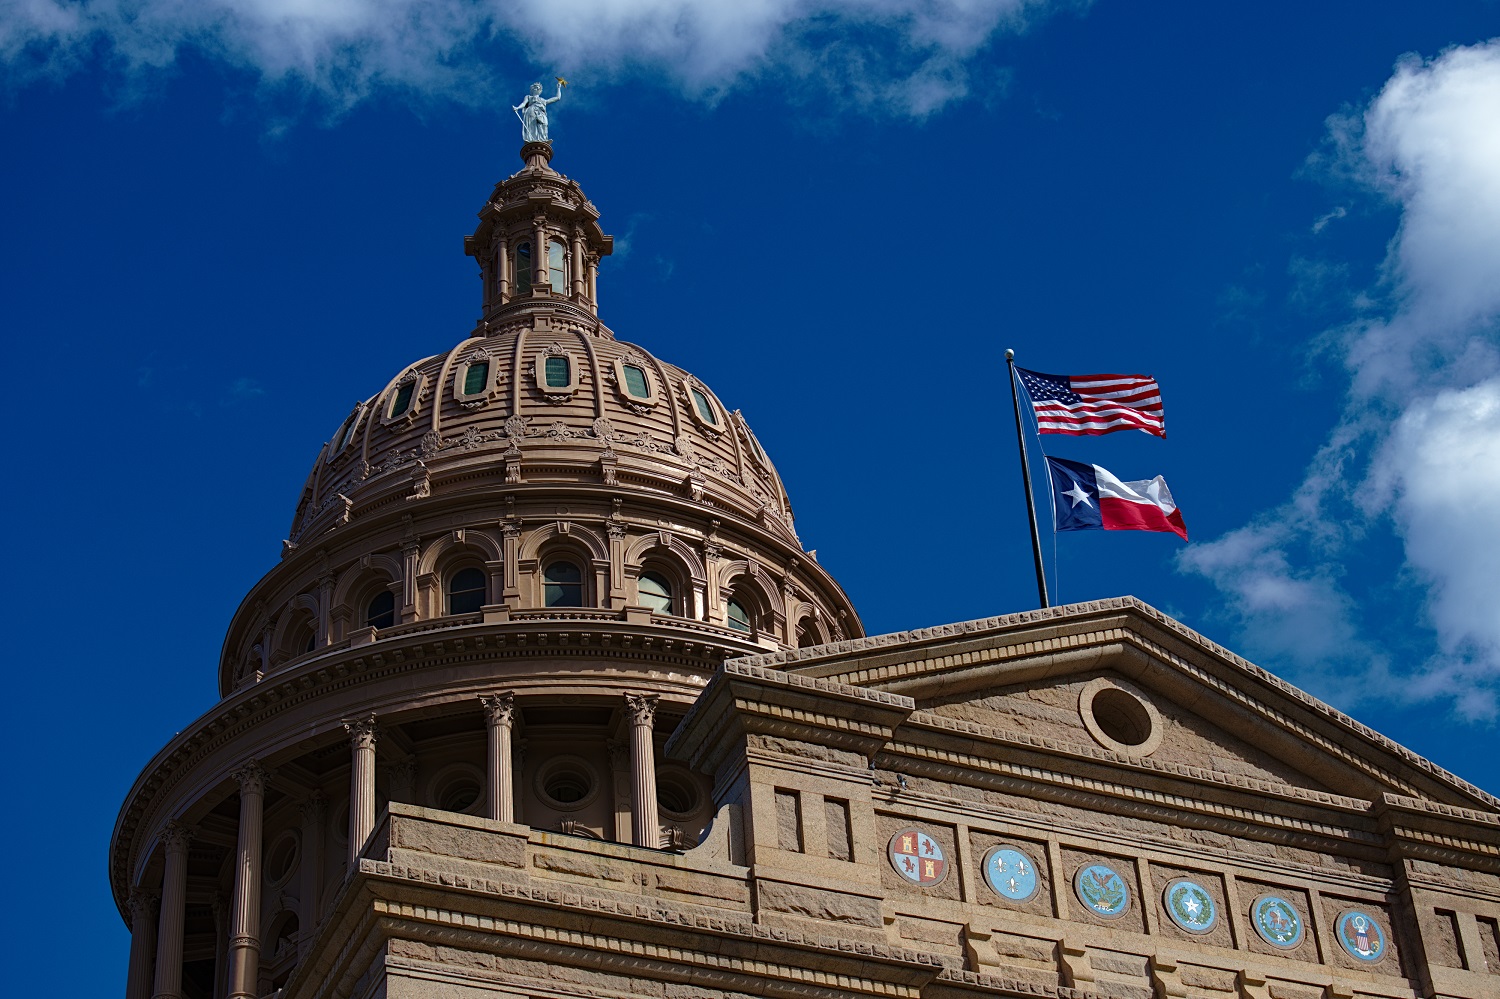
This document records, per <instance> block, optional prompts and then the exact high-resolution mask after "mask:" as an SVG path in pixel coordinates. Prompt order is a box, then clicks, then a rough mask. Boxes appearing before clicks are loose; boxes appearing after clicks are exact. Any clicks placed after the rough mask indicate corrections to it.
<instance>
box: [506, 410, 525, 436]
mask: <svg viewBox="0 0 1500 999" xmlns="http://www.w3.org/2000/svg"><path fill="white" fill-rule="evenodd" d="M526 423H527V418H526V417H524V416H509V417H506V420H505V436H506V437H507V438H509V439H510V440H511V441H512V442H516V441H520V440H522V439H523V438H525V436H526Z"/></svg>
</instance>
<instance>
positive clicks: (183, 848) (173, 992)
mask: <svg viewBox="0 0 1500 999" xmlns="http://www.w3.org/2000/svg"><path fill="white" fill-rule="evenodd" d="M191 837H192V833H191V831H190V830H189V829H188V827H187V826H185V825H183V824H182V823H180V822H168V823H167V828H166V829H165V830H164V831H163V832H162V836H161V844H162V850H163V851H164V852H165V853H166V871H165V873H163V874H162V879H161V917H160V921H159V922H158V924H157V930H156V976H155V985H153V986H152V989H151V996H152V999H182V926H183V919H184V916H185V914H186V910H187V850H188V840H189V839H190V838H191Z"/></svg>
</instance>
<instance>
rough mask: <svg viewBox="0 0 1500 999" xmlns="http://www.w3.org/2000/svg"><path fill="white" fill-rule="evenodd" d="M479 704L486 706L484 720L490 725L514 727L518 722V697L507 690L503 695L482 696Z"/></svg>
mask: <svg viewBox="0 0 1500 999" xmlns="http://www.w3.org/2000/svg"><path fill="white" fill-rule="evenodd" d="M479 703H480V704H481V705H483V706H484V720H485V722H486V723H487V724H489V725H506V726H509V725H512V724H514V722H515V720H516V695H515V693H514V692H513V691H509V690H507V691H506V692H505V693H503V694H481V695H479Z"/></svg>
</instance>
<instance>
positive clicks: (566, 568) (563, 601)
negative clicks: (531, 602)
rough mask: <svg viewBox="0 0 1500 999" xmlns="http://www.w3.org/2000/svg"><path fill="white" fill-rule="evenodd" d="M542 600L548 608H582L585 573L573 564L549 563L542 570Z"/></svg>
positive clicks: (559, 561) (564, 562)
mask: <svg viewBox="0 0 1500 999" xmlns="http://www.w3.org/2000/svg"><path fill="white" fill-rule="evenodd" d="M542 600H543V602H544V603H545V604H546V605H547V606H548V607H582V606H583V572H582V571H581V570H580V569H579V568H578V566H576V565H574V564H573V563H572V562H566V561H562V560H558V561H556V562H551V563H549V564H548V565H547V568H545V569H543V570H542Z"/></svg>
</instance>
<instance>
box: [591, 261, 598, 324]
mask: <svg viewBox="0 0 1500 999" xmlns="http://www.w3.org/2000/svg"><path fill="white" fill-rule="evenodd" d="M589 301H590V302H592V303H594V314H595V315H598V314H599V262H598V261H597V260H590V261H589Z"/></svg>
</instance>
